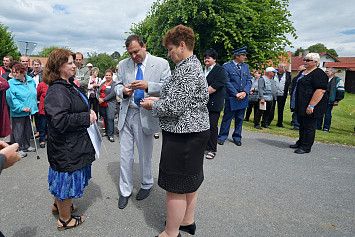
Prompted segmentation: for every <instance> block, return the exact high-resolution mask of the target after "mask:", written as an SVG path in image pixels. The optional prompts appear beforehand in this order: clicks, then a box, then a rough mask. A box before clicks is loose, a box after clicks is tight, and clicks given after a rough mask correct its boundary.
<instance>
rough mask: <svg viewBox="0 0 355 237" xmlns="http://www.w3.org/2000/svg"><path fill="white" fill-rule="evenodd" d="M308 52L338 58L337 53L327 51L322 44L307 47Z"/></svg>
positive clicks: (332, 50) (331, 50)
mask: <svg viewBox="0 0 355 237" xmlns="http://www.w3.org/2000/svg"><path fill="white" fill-rule="evenodd" d="M308 51H309V52H311V53H324V52H328V53H330V54H331V55H333V56H334V57H338V54H337V52H336V51H335V49H328V48H327V47H326V46H325V45H324V44H321V43H318V44H314V45H311V46H309V47H308Z"/></svg>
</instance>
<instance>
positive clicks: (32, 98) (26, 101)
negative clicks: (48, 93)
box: [6, 75, 38, 117]
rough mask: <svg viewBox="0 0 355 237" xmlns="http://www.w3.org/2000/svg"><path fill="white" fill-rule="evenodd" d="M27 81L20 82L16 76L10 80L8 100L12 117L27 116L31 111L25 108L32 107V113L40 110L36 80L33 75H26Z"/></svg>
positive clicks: (7, 93) (7, 92)
mask: <svg viewBox="0 0 355 237" xmlns="http://www.w3.org/2000/svg"><path fill="white" fill-rule="evenodd" d="M26 82H27V85H26V84H25V83H22V82H20V81H19V80H16V79H15V78H12V79H10V80H9V85H10V88H9V89H8V90H7V91H6V102H7V104H8V106H9V107H10V115H11V117H25V116H28V115H29V112H24V111H23V108H25V107H28V108H30V109H31V114H35V113H37V112H38V107H37V90H36V82H35V80H33V78H32V77H30V76H27V75H26Z"/></svg>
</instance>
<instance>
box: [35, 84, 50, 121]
mask: <svg viewBox="0 0 355 237" xmlns="http://www.w3.org/2000/svg"><path fill="white" fill-rule="evenodd" d="M47 89H48V85H47V84H46V83H44V82H43V81H42V82H41V83H39V84H38V86H37V100H39V105H38V110H39V113H40V114H43V115H45V114H46V113H45V111H44V98H45V97H46V94H47Z"/></svg>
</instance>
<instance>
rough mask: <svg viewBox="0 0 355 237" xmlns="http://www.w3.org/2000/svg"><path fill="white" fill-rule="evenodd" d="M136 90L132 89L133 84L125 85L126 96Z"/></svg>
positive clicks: (124, 92)
mask: <svg viewBox="0 0 355 237" xmlns="http://www.w3.org/2000/svg"><path fill="white" fill-rule="evenodd" d="M133 92H134V90H133V89H132V86H131V84H129V85H125V86H124V87H123V94H124V95H126V96H131V95H132V94H133Z"/></svg>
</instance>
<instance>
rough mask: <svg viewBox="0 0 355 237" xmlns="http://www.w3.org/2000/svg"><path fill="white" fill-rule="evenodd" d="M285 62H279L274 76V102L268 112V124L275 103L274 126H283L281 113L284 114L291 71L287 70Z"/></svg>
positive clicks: (273, 111)
mask: <svg viewBox="0 0 355 237" xmlns="http://www.w3.org/2000/svg"><path fill="white" fill-rule="evenodd" d="M285 69H286V63H279V65H278V69H277V73H276V75H275V76H274V81H275V83H276V95H277V97H276V99H274V103H273V105H272V109H271V111H270V114H269V119H268V122H269V125H270V124H271V122H272V120H273V119H274V114H275V105H276V103H277V115H278V117H277V124H276V126H278V127H281V128H284V125H283V124H282V123H283V115H284V108H285V103H286V98H287V94H288V88H289V86H290V84H291V73H289V72H287V71H286V70H285Z"/></svg>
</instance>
